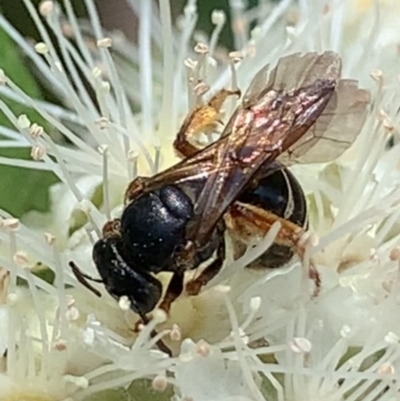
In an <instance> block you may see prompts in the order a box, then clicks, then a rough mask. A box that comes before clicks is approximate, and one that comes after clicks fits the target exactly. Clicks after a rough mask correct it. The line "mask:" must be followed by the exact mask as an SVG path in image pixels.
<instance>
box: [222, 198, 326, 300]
mask: <svg viewBox="0 0 400 401" xmlns="http://www.w3.org/2000/svg"><path fill="white" fill-rule="evenodd" d="M276 221H279V222H280V223H281V229H280V231H279V233H278V235H277V236H276V238H275V244H278V245H283V246H287V247H289V248H291V249H293V251H294V252H295V253H297V255H298V256H299V257H300V259H303V255H304V248H303V247H302V246H301V245H300V244H299V240H300V238H301V235H302V234H303V232H304V231H303V229H302V228H301V227H299V226H297V225H296V224H294V223H292V222H290V221H288V220H285V219H283V218H281V217H279V216H277V215H275V214H274V213H271V212H267V211H266V210H264V209H260V208H258V207H256V206H253V205H249V204H244V203H240V202H236V203H234V204H233V205H232V206H231V207H230V209H229V212H228V213H227V214H226V216H225V224H226V227H227V228H228V230H229V231H230V233H231V236H232V237H233V239H234V240H236V241H238V242H239V243H242V244H245V245H247V242H248V239H250V238H252V237H253V238H254V236H258V237H263V236H265V235H266V234H267V232H268V231H269V229H270V228H271V226H272V225H273V224H274V223H275V222H276ZM308 276H309V278H310V279H311V280H312V281H313V282H314V284H315V290H314V292H313V294H312V297H313V298H315V297H316V296H318V294H319V292H320V290H321V277H320V275H319V272H318V270H317V269H316V267H315V265H314V264H313V263H312V261H310V265H309V268H308Z"/></svg>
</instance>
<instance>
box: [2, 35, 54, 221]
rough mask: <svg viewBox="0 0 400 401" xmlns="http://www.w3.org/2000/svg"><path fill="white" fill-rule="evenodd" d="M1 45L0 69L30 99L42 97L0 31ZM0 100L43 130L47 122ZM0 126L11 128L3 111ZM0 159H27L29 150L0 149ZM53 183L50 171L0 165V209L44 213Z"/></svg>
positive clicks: (11, 46) (19, 58) (13, 212)
mask: <svg viewBox="0 0 400 401" xmlns="http://www.w3.org/2000/svg"><path fill="white" fill-rule="evenodd" d="M0 43H1V60H0V68H2V69H3V70H4V71H5V73H6V75H7V76H8V77H10V78H11V79H12V80H13V81H14V82H15V83H16V84H17V85H18V86H19V87H20V88H22V89H23V90H24V91H25V92H26V93H27V94H28V95H29V96H32V97H35V98H41V92H40V88H39V86H38V85H37V83H36V82H35V80H34V78H33V77H32V76H31V74H30V72H29V68H28V67H27V66H26V65H25V64H24V60H23V57H22V55H21V54H20V53H19V51H18V48H17V47H16V45H15V44H14V42H12V40H11V39H10V38H9V37H8V36H7V34H6V33H5V32H4V31H3V30H0ZM1 100H3V101H4V102H5V103H6V104H7V105H8V107H9V108H10V109H11V110H12V111H13V112H14V114H16V115H17V116H18V115H20V114H26V115H27V116H28V118H29V120H30V121H32V122H36V123H38V124H40V125H43V126H44V127H45V129H46V122H45V121H44V120H43V119H42V118H41V117H40V116H39V114H38V113H36V112H35V111H33V110H32V109H30V108H29V107H27V106H25V105H22V104H19V103H16V102H13V101H10V100H9V99H6V98H4V97H1ZM0 125H2V126H6V127H10V128H13V127H12V125H11V123H10V122H9V121H8V119H7V118H6V116H5V115H4V114H3V113H2V112H0ZM0 140H1V139H0ZM0 156H3V157H11V158H19V159H30V149H29V148H0ZM56 181H57V178H56V176H55V175H54V174H53V173H50V172H44V171H39V170H31V169H24V168H19V167H12V166H3V165H0V208H2V209H5V210H6V211H7V212H9V213H11V214H12V215H14V216H16V217H20V216H21V215H23V214H24V213H26V212H27V211H29V210H32V209H34V210H38V211H41V212H45V211H47V210H49V207H50V198H49V192H48V189H49V186H50V185H52V184H54V183H55V182H56Z"/></svg>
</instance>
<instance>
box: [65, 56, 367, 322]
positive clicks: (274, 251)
mask: <svg viewBox="0 0 400 401" xmlns="http://www.w3.org/2000/svg"><path fill="white" fill-rule="evenodd" d="M340 75H341V59H340V57H339V56H338V55H337V54H336V53H334V52H331V51H327V52H324V53H322V54H317V53H307V54H305V55H300V54H293V55H290V56H287V57H284V58H281V59H280V60H279V61H278V63H277V65H276V67H275V68H274V69H272V70H271V71H270V70H269V67H268V66H266V67H264V68H262V69H261V70H260V71H259V72H258V73H257V74H256V76H255V77H254V79H253V81H252V82H251V84H250V86H249V88H248V89H247V91H246V92H245V93H244V95H243V97H242V100H241V104H240V105H239V107H238V108H237V109H236V110H235V111H234V112H233V114H232V116H231V117H230V119H229V120H228V122H227V123H226V125H225V127H224V128H223V131H222V134H221V136H220V138H219V139H218V140H216V141H215V142H213V143H211V144H210V145H208V146H206V147H204V148H201V147H200V146H199V145H198V144H197V143H196V141H195V139H196V135H197V134H198V133H200V132H210V131H215V130H216V127H217V124H218V122H219V120H220V117H221V107H222V105H223V103H224V102H225V100H226V99H227V98H228V97H230V96H234V95H238V96H240V92H239V91H235V90H234V91H230V90H226V89H223V90H221V91H220V92H218V93H217V94H215V95H214V96H213V97H212V98H211V99H210V100H209V102H208V103H206V104H204V105H201V106H198V107H196V108H194V109H193V110H192V111H191V112H190V113H189V114H188V115H187V117H186V118H185V120H184V122H183V124H182V126H181V128H180V130H179V132H178V134H177V137H176V140H175V142H174V147H175V149H176V150H177V152H178V153H179V154H180V155H182V156H183V159H182V161H180V162H179V163H178V164H176V165H174V166H172V167H170V168H168V169H167V170H165V171H162V172H160V173H158V174H157V175H155V176H153V177H149V178H143V177H139V178H136V179H135V180H134V181H133V182H131V183H130V184H129V186H128V188H127V191H126V195H125V208H124V210H123V213H122V215H121V218H120V219H116V220H113V221H110V222H108V223H107V224H106V225H105V227H104V228H103V237H102V238H101V239H99V240H98V241H97V242H96V243H95V245H94V248H93V259H94V262H95V265H96V267H97V270H98V272H99V275H100V277H101V278H100V279H94V278H92V277H89V276H86V275H85V274H83V273H82V272H80V271H79V270H78V268H77V267H76V266H75V265H74V264H73V263H71V266H72V267H73V270H74V272H75V275H76V276H77V278H78V280H79V281H81V282H82V283H85V285H87V286H90V287H91V288H92V289H93V290H95V291H97V290H96V289H95V288H93V287H92V286H91V285H90V284H89V283H88V282H87V280H92V281H97V282H101V283H103V284H104V285H105V287H106V290H107V291H108V292H109V293H110V294H111V295H112V296H113V297H114V298H116V299H119V298H120V297H122V296H126V297H127V298H128V299H129V301H130V307H131V309H132V310H133V311H134V312H136V313H137V314H139V316H140V317H141V318H142V320H143V322H144V323H146V322H147V321H148V317H147V315H148V314H149V313H150V312H151V311H152V310H153V309H154V308H155V307H156V306H157V305H158V306H159V307H160V308H162V309H164V310H165V311H166V312H167V313H168V312H169V310H170V308H171V305H172V304H173V302H174V301H175V299H176V298H178V297H179V296H180V295H181V293H182V292H183V291H184V289H185V290H186V292H187V293H188V294H189V295H196V294H198V293H199V292H200V290H201V288H202V287H203V286H205V285H206V284H207V283H208V282H209V281H210V280H211V279H213V278H214V277H215V276H216V275H217V274H218V272H219V271H220V270H221V268H222V266H223V263H224V260H225V246H226V244H225V239H224V238H225V233H226V232H227V233H228V234H229V235H230V237H232V239H233V244H234V248H235V255H236V257H239V256H240V254H242V253H243V250H244V249H245V248H246V246H247V245H248V244H249V243H250V242H251V238H253V237H255V236H256V237H263V236H265V235H266V233H267V232H268V230H269V229H270V227H271V226H272V224H274V223H275V222H276V221H279V222H280V223H281V228H280V231H279V233H278V235H277V237H276V239H275V242H274V244H273V245H272V247H271V248H270V249H268V250H267V251H266V253H265V254H264V255H262V256H261V257H260V258H259V260H257V261H256V262H255V264H253V266H250V267H259V266H260V265H263V266H266V267H274V268H277V267H280V266H282V265H284V264H286V263H287V262H288V261H289V260H290V259H291V258H292V256H293V255H294V254H295V253H296V249H297V248H296V246H297V243H298V240H299V238H300V235H301V234H302V233H303V232H304V230H305V228H306V227H307V207H306V200H305V196H304V193H303V191H302V189H301V186H300V184H299V183H298V181H297V180H296V178H295V177H294V175H293V174H292V173H291V172H290V171H289V169H288V168H287V167H288V166H290V165H292V164H294V163H316V162H327V161H330V160H334V159H336V158H337V157H338V156H340V155H341V154H342V153H343V152H344V151H345V150H346V149H347V148H348V147H349V146H350V145H351V144H352V143H353V141H354V140H355V138H356V137H357V135H358V133H359V132H360V130H361V128H362V126H363V123H364V121H365V118H366V115H367V111H368V104H369V93H368V92H367V91H365V90H363V89H359V88H358V84H357V81H355V80H351V79H341V78H340ZM200 265H202V266H204V265H206V267H204V268H203V270H202V271H201V272H200V273H199V274H198V275H197V277H196V278H194V279H192V280H190V281H188V282H187V283H186V286H185V285H184V279H185V273H186V272H187V271H189V270H193V269H197V268H199V266H200ZM160 272H171V273H172V278H171V280H170V282H169V284H168V287H167V289H166V291H165V292H164V291H163V288H162V285H161V283H160V281H159V280H158V279H157V277H156V275H157V273H160ZM184 287H185V288H184ZM97 292H98V291H97ZM163 293H164V295H162V294H163Z"/></svg>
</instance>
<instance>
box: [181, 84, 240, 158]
mask: <svg viewBox="0 0 400 401" xmlns="http://www.w3.org/2000/svg"><path fill="white" fill-rule="evenodd" d="M229 96H239V97H240V91H239V90H235V91H232V90H227V89H221V90H220V91H218V92H217V93H216V94H215V95H214V96H213V97H212V98H211V99H210V100H209V101H208V103H207V104H204V105H199V106H196V107H195V108H194V109H193V110H192V111H190V112H189V114H188V115H187V116H186V118H185V120H184V121H183V123H182V125H181V127H180V129H179V131H178V134H177V136H176V139H175V141H174V148H175V149H176V151H177V152H178V153H179V154H181V155H182V156H184V157H190V156H193V155H194V154H196V153H197V152H198V151H199V150H201V149H202V148H203V147H202V146H200V145H197V144H196V145H195V144H193V143H192V142H191V141H190V139H191V138H193V137H195V136H196V135H197V134H199V133H209V132H215V131H217V126H218V124H221V107H222V105H223V104H224V102H225V100H226V99H227V98H228V97H229Z"/></svg>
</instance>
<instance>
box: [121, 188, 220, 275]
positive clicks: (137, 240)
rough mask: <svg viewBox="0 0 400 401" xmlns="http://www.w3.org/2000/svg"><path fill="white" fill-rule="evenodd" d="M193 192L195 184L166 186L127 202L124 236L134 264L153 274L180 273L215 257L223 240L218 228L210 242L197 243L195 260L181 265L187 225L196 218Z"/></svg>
mask: <svg viewBox="0 0 400 401" xmlns="http://www.w3.org/2000/svg"><path fill="white" fill-rule="evenodd" d="M198 187H199V189H200V188H201V187H202V183H200V182H199V183H198ZM192 195H193V184H192V183H191V184H189V183H188V184H187V185H180V186H179V185H166V186H161V187H159V188H158V189H156V190H153V191H151V192H147V193H144V194H142V195H140V196H139V197H138V198H137V199H135V200H133V201H131V202H130V203H129V204H128V205H127V207H126V208H125V210H124V212H123V214H122V217H121V236H122V240H123V243H124V250H125V253H126V254H127V255H129V259H130V262H131V263H132V264H134V265H135V266H140V267H141V268H143V269H145V270H147V271H149V272H152V273H158V272H160V271H172V272H177V271H180V270H181V271H184V270H189V269H194V268H196V267H197V266H198V265H199V264H201V263H202V262H204V261H206V260H208V259H209V258H210V257H211V256H212V254H213V253H214V251H215V250H216V248H217V247H218V245H219V243H220V242H221V241H222V240H223V238H222V237H221V236H220V235H218V229H217V230H215V231H214V233H213V234H212V235H211V238H210V239H209V241H208V242H207V243H206V244H204V245H202V244H197V245H198V246H197V247H196V252H195V253H194V255H193V260H191V261H189V262H186V263H183V262H182V263H181V265H180V260H179V256H178V255H179V254H180V253H181V252H182V250H183V249H184V248H185V246H186V245H187V238H186V231H187V226H188V224H189V223H190V220H191V219H192V217H193V209H194V205H193V201H192V199H191V196H192Z"/></svg>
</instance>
